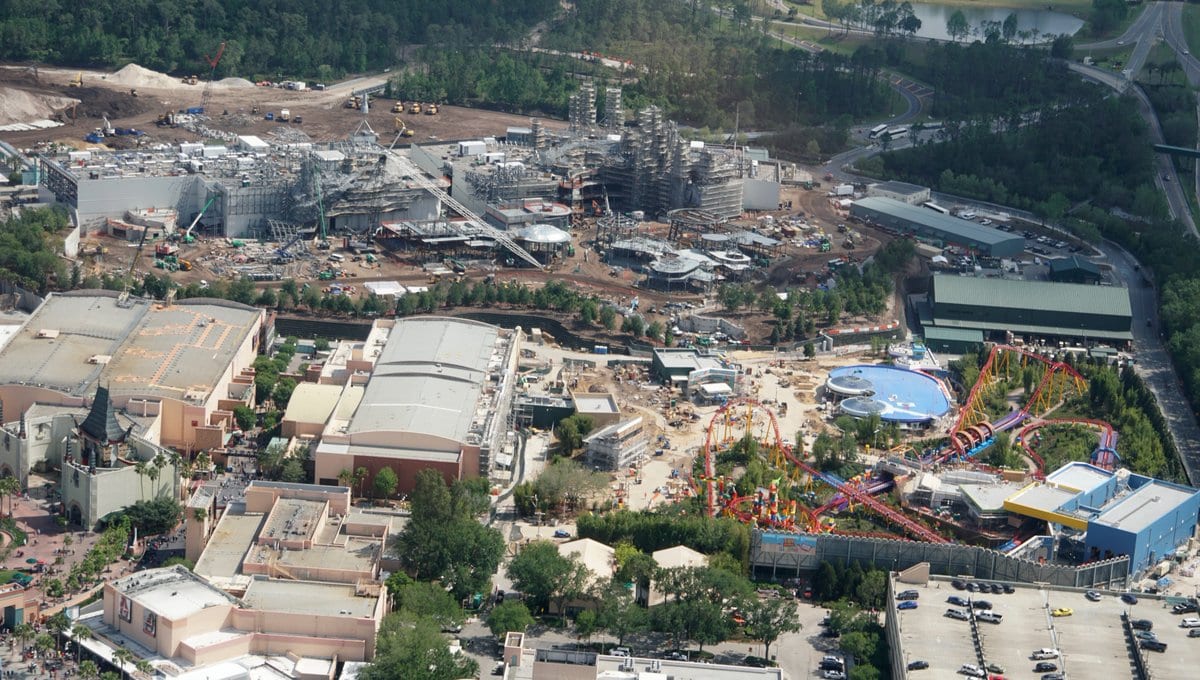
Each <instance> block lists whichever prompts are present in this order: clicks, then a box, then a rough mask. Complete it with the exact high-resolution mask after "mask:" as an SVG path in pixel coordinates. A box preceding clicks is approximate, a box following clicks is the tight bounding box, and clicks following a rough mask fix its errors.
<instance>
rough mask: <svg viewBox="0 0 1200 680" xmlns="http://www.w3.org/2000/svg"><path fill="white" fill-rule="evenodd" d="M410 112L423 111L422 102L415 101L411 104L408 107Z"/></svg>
mask: <svg viewBox="0 0 1200 680" xmlns="http://www.w3.org/2000/svg"><path fill="white" fill-rule="evenodd" d="M408 112H409V113H420V112H421V104H420V103H418V102H413V103H412V105H410V106H409V107H408Z"/></svg>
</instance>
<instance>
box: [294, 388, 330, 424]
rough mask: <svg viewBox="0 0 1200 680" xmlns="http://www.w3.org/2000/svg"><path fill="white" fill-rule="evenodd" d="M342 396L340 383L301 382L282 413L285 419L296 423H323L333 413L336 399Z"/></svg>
mask: <svg viewBox="0 0 1200 680" xmlns="http://www.w3.org/2000/svg"><path fill="white" fill-rule="evenodd" d="M341 396H342V386H341V385H318V384H317V383H310V382H302V383H300V384H299V385H296V389H295V391H293V392H292V398H291V400H289V401H288V406H287V411H285V412H284V414H283V419H284V420H285V421H291V422H296V423H316V424H319V425H324V424H325V423H326V422H328V420H329V416H330V415H332V414H333V409H334V407H336V406H337V403H338V399H340V398H341Z"/></svg>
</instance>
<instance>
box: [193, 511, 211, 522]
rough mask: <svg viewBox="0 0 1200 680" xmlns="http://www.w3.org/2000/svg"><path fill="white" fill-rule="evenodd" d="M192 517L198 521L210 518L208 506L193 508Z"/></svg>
mask: <svg viewBox="0 0 1200 680" xmlns="http://www.w3.org/2000/svg"><path fill="white" fill-rule="evenodd" d="M192 517H194V518H195V519H196V521H197V522H203V521H204V520H205V519H207V518H208V509H207V508H196V509H194V510H192Z"/></svg>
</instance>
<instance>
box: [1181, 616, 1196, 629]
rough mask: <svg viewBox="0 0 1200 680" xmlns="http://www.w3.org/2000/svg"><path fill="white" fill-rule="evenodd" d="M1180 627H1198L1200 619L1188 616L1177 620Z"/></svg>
mask: <svg viewBox="0 0 1200 680" xmlns="http://www.w3.org/2000/svg"><path fill="white" fill-rule="evenodd" d="M1179 627H1180V628H1200V619H1198V618H1196V617H1195V616H1189V617H1187V618H1185V619H1183V620H1181V621H1180V622H1179Z"/></svg>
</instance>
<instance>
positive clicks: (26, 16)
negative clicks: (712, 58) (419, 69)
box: [0, 0, 558, 80]
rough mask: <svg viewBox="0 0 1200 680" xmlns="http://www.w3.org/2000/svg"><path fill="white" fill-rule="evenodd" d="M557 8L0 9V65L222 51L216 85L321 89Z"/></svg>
mask: <svg viewBox="0 0 1200 680" xmlns="http://www.w3.org/2000/svg"><path fill="white" fill-rule="evenodd" d="M557 7H558V3H557V2H555V1H554V0H506V1H505V2H490V1H489V0H442V1H441V2H422V1H421V0H355V1H354V2H352V3H349V4H347V3H329V2H315V1H314V0H291V1H289V2H282V1H280V0H265V1H262V2H240V1H239V2H222V3H211V2H210V3H194V2H183V1H182V0H159V1H156V2H148V1H147V0H100V1H98V2H88V3H49V4H47V3H35V2H6V3H4V11H3V12H0V59H3V60H5V61H26V60H32V61H38V62H48V63H54V64H70V65H77V66H99V67H109V68H111V67H118V66H121V65H123V64H126V63H129V62H130V61H134V62H137V63H139V64H141V65H143V66H146V67H149V68H153V69H157V70H160V71H167V72H172V73H207V71H208V70H209V68H208V66H207V63H206V61H205V57H206V55H215V53H216V51H217V46H218V44H220V43H222V42H224V43H225V51H224V54H223V55H222V58H221V62H220V64H219V65H218V67H217V77H218V78H221V77H225V76H234V75H237V76H250V75H251V74H253V75H255V76H258V75H262V76H264V77H268V78H275V77H277V76H279V75H285V76H287V75H290V76H293V77H316V78H320V79H322V80H325V79H330V78H333V77H334V76H335V75H339V74H343V73H348V72H361V71H365V70H368V69H382V68H385V67H389V66H392V65H394V64H396V63H398V62H400V61H401V60H402V57H403V53H404V50H405V48H406V47H407V46H409V45H412V44H424V43H435V42H458V43H463V44H467V43H470V42H473V41H474V42H476V43H488V42H496V41H509V40H516V39H519V38H520V37H521V36H524V35H525V33H526V32H527V31H528V29H529V27H531V26H533V25H534V24H536V23H538V22H539V21H543V20H545V19H547V18H549V17H550V16H552V15H553V13H554V11H555V10H556V9H557Z"/></svg>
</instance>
